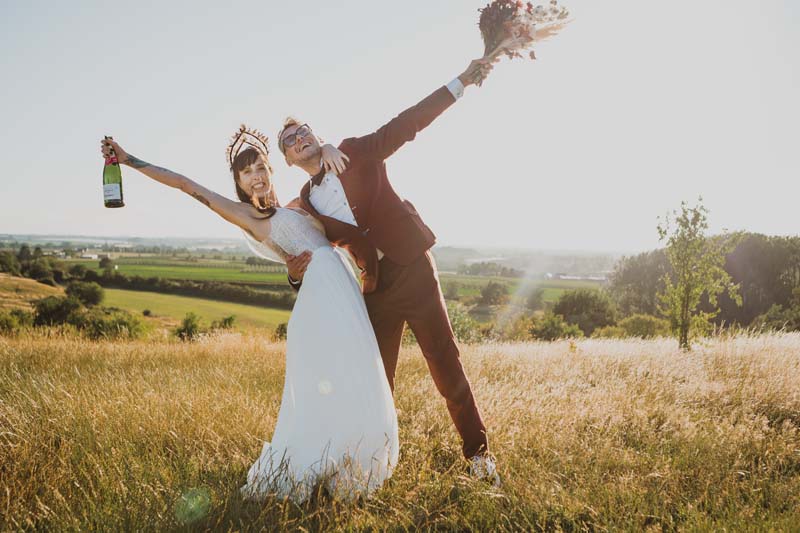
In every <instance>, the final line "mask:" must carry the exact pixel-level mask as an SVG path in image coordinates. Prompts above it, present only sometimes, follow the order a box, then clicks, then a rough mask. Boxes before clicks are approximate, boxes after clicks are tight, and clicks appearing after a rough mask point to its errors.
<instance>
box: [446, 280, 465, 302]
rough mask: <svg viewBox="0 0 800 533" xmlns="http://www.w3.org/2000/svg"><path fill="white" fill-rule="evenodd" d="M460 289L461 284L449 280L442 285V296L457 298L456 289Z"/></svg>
mask: <svg viewBox="0 0 800 533" xmlns="http://www.w3.org/2000/svg"><path fill="white" fill-rule="evenodd" d="M460 289H461V284H460V283H458V282H457V281H451V282H450V283H446V284H445V286H444V297H445V299H446V300H458V291H459V290H460Z"/></svg>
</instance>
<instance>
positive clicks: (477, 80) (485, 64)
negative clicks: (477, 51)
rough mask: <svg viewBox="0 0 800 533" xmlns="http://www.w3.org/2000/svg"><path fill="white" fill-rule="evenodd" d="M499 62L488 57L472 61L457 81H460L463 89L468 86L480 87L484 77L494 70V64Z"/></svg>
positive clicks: (497, 59)
mask: <svg viewBox="0 0 800 533" xmlns="http://www.w3.org/2000/svg"><path fill="white" fill-rule="evenodd" d="M499 60H500V59H499V58H490V57H482V58H480V59H474V60H473V61H472V62H471V63H470V64H469V66H468V67H467V70H465V71H464V72H462V73H461V74H459V76H458V79H459V80H460V81H461V83H462V84H463V85H464V87H469V86H470V85H481V84H482V83H483V80H485V79H486V77H487V76H488V75H489V73H490V72H491V71H492V69H493V68H494V64H495V63H497V62H498V61H499Z"/></svg>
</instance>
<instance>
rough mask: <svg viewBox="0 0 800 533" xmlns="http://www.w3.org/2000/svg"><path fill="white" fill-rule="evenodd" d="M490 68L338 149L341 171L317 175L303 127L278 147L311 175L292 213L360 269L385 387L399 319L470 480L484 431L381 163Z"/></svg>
mask: <svg viewBox="0 0 800 533" xmlns="http://www.w3.org/2000/svg"><path fill="white" fill-rule="evenodd" d="M492 66H493V65H492V63H491V62H490V61H488V60H485V59H478V60H475V61H473V62H472V63H470V65H469V67H468V68H467V69H466V70H465V71H464V72H463V73H462V74H461V75H459V76H458V77H457V78H456V79H454V80H453V81H451V82H450V83H448V84H447V85H446V86H444V87H441V88H440V89H438V90H436V91H435V92H434V93H433V94H431V95H430V96H428V97H427V98H425V99H424V100H422V101H421V102H420V103H418V104H417V105H415V106H413V107H411V108H409V109H407V110H405V111H403V112H402V113H400V114H399V115H398V116H397V117H395V118H394V119H392V120H391V121H390V122H389V123H388V124H386V125H385V126H383V127H382V128H380V129H379V130H378V131H376V132H375V133H371V134H369V135H365V136H363V137H351V138H348V139H345V140H344V141H342V143H341V145H340V146H339V149H340V150H341V151H342V152H344V153H345V154H346V155H347V157H348V158H349V164H348V165H347V169H346V170H345V171H344V172H342V173H341V174H339V175H338V176H337V175H336V173H335V172H333V171H326V170H325V169H324V168H321V167H322V165H321V148H320V143H319V140H318V139H317V137H316V136H315V135H314V134H313V133H312V130H311V128H310V127H309V126H308V125H307V124H303V123H300V122H298V121H297V120H295V119H292V118H289V119H287V120H286V122H285V123H284V126H283V129H282V130H281V132H280V134H279V135H278V146H279V148H280V150H281V152H282V153H283V155H284V157H285V158H286V162H287V163H288V164H289V165H290V166H293V165H296V166H298V167H300V168H302V169H303V170H305V171H306V172H307V173H308V174H309V176H310V177H311V179H310V180H309V182H308V183H306V184H305V186H304V187H303V189H302V191H301V192H300V206H301V207H302V208H303V209H305V210H306V211H308V212H309V213H311V214H312V215H313V216H314V217H316V218H317V219H318V220H320V221H321V222H322V224H323V225H324V226H325V232H326V235H327V237H328V239H329V240H330V241H331V243H333V244H334V245H337V246H340V247H343V248H346V249H347V250H348V251H349V252H350V253H351V254H352V256H353V258H354V260H355V262H356V264H357V265H358V267H359V268H360V270H361V279H362V283H363V287H362V289H363V292H364V299H365V301H366V305H367V310H368V311H369V316H370V320H371V321H372V326H373V328H374V330H375V335H376V337H377V339H378V344H379V346H380V351H381V357H382V358H383V364H384V368H385V369H386V377H387V378H388V380H389V386H390V387H391V388H392V390H394V376H395V369H396V368H397V357H398V352H399V350H400V341H401V338H402V335H403V328H404V324H405V323H406V322H407V323H408V325H409V327H410V328H411V330H412V331H413V332H414V335H415V336H416V338H417V342H418V343H419V346H420V348H421V349H422V353H423V355H424V356H425V360H426V362H427V364H428V368H429V369H430V372H431V376H432V377H433V381H434V383H435V384H436V387H437V389H438V390H439V392H440V393H441V394H442V396H444V398H445V399H446V401H447V409H448V410H449V411H450V416H451V417H452V419H453V423H454V424H455V426H456V429H457V430H458V433H459V434H460V435H461V439H462V441H463V447H462V451H463V453H464V456H465V457H466V458H467V459H469V460H470V469H471V472H472V474H473V476H475V477H478V478H486V479H489V480H490V481H494V482H497V480H498V477H497V473H496V468H495V464H494V459H493V457H492V456H491V455H490V454H489V448H488V442H487V438H486V427H485V426H484V425H483V421H482V420H481V415H480V412H479V411H478V407H477V405H476V404H475V398H474V397H473V395H472V390H471V388H470V383H469V380H468V379H467V376H466V375H465V374H464V369H463V367H462V366H461V360H460V357H459V352H458V346H457V345H456V341H455V338H454V335H453V329H452V327H451V325H450V320H449V318H448V316H447V308H446V307H445V301H444V298H443V297H442V291H441V287H440V286H439V276H438V272H437V270H436V264H435V263H434V260H433V256H432V254H431V252H430V248H431V247H432V246H433V244H434V242H435V237H434V235H433V232H432V231H431V230H430V229H429V228H428V226H426V225H425V223H424V222H423V221H422V218H420V216H419V214H418V213H417V211H416V210H415V209H414V206H413V205H412V204H411V202H409V201H408V200H403V199H401V198H400V197H399V196H398V195H397V193H395V191H394V190H393V189H392V186H391V184H390V183H389V180H388V178H387V175H386V166H385V163H384V162H385V160H386V159H387V158H388V157H389V156H391V155H392V154H393V153H394V152H396V151H397V150H398V149H399V148H400V147H401V146H403V145H404V144H405V143H407V142H408V141H411V140H413V139H414V138H415V137H416V135H417V133H418V132H420V131H422V130H423V129H424V128H425V127H427V126H428V125H429V124H430V123H431V122H432V121H433V120H434V119H435V118H436V117H438V116H439V115H440V114H441V113H442V112H443V111H444V110H445V109H447V108H448V107H450V106H451V105H452V104H453V103H455V101H456V100H458V99H459V98H460V97H461V95H462V94H463V92H464V88H465V87H468V86H469V85H475V84H476V83H478V82H480V81H481V80H483V79H484V78H485V77H486V76H487V75H488V73H489V72H490V71H491V69H492ZM310 260H311V255H310V253H308V252H305V253H304V254H302V255H299V256H294V257H290V258H289V261H288V267H289V282H290V283H291V285H292V286H293V287H294V288H295V290H299V288H300V286H301V284H302V280H303V274H304V273H305V269H306V267H307V266H308V263H309V261H310Z"/></svg>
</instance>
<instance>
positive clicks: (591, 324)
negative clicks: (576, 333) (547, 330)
mask: <svg viewBox="0 0 800 533" xmlns="http://www.w3.org/2000/svg"><path fill="white" fill-rule="evenodd" d="M553 313H555V314H556V315H561V316H562V317H564V320H566V321H567V322H568V323H570V324H575V325H577V326H578V327H579V328H580V329H581V331H582V332H583V333H584V335H586V336H587V337H588V336H590V335H591V334H592V332H594V330H595V329H597V328H602V327H604V326H611V325H613V324H614V323H615V322H616V321H617V312H616V309H615V308H614V303H613V302H612V301H611V299H610V298H609V297H608V295H607V294H606V293H604V292H602V291H599V290H596V289H577V290H572V291H566V292H564V293H562V294H561V296H560V297H559V298H558V301H557V302H556V304H555V305H554V306H553Z"/></svg>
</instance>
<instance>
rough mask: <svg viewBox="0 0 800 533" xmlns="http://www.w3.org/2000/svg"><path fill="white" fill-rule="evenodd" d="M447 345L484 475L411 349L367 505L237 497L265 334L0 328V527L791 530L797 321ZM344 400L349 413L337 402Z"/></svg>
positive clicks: (271, 400)
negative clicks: (485, 445) (458, 353)
mask: <svg viewBox="0 0 800 533" xmlns="http://www.w3.org/2000/svg"><path fill="white" fill-rule="evenodd" d="M463 358H464V362H465V366H466V367H467V370H468V373H469V375H470V376H471V379H472V383H473V388H474V391H475V394H476V396H477V399H478V401H479V404H480V406H481V407H482V410H483V414H484V418H485V420H486V422H487V425H488V427H489V429H490V439H491V444H492V447H493V451H494V453H495V454H496V455H497V457H498V460H499V464H500V469H501V473H502V476H503V481H504V484H503V487H502V488H501V489H493V488H491V487H489V486H487V485H484V484H482V483H480V482H474V481H472V480H470V479H469V478H468V477H466V476H465V475H464V464H463V462H462V459H461V458H460V453H459V447H460V446H459V442H458V439H457V437H456V434H455V431H454V430H453V427H452V425H451V423H450V420H449V418H448V416H447V413H446V411H445V409H444V405H443V401H442V399H441V398H440V397H439V396H438V394H437V393H436V391H435V388H434V386H433V384H432V382H431V379H430V377H429V375H428V372H427V370H426V367H425V365H424V361H423V359H422V357H421V355H419V353H418V352H417V351H416V349H410V348H409V349H405V350H404V352H403V354H402V355H401V364H400V368H399V370H398V382H397V395H396V401H397V405H398V408H399V413H400V415H399V416H400V429H401V444H402V451H401V462H400V465H399V468H398V470H397V471H396V473H395V475H394V477H393V478H392V479H391V480H390V481H389V482H388V483H387V484H386V485H385V486H384V487H383V488H382V489H381V490H380V491H379V492H378V493H377V495H376V496H375V497H374V498H372V499H371V500H369V501H367V502H362V503H361V504H359V505H355V506H346V505H342V504H340V503H338V502H336V501H329V500H326V499H325V498H324V497H323V498H319V499H315V500H314V501H312V502H310V503H308V504H306V505H304V506H303V507H297V506H295V505H294V504H292V503H289V502H285V501H279V500H269V501H267V502H266V503H265V504H263V505H255V504H249V503H245V502H242V501H241V499H240V497H239V494H238V487H239V486H240V485H241V484H242V483H243V482H244V479H245V473H246V471H247V468H248V466H249V465H250V463H251V461H253V460H254V459H255V458H256V456H257V454H258V453H259V451H260V448H261V444H262V442H263V441H264V440H265V439H268V438H269V437H270V433H271V431H272V428H273V427H274V423H275V417H276V415H277V412H278V406H279V402H280V394H281V391H282V380H283V370H284V364H283V345H281V344H272V343H270V342H269V341H268V340H267V339H264V338H254V337H237V336H235V335H232V336H226V337H220V338H216V339H211V340H207V341H204V342H203V343H202V344H181V343H177V342H169V341H149V342H127V343H93V342H86V341H82V340H77V339H74V338H70V337H68V336H67V337H58V336H53V337H46V336H36V337H22V338H17V339H3V338H0V529H3V530H23V529H43V530H64V531H70V530H74V531H77V530H82V531H87V530H106V531H123V530H125V531H147V530H180V529H183V528H187V529H194V530H204V529H209V530H259V529H279V528H286V529H295V530H303V529H305V530H320V529H322V530H329V529H338V530H366V529H376V530H382V529H388V530H416V529H440V530H442V529H443V530H468V529H469V530H475V531H484V530H487V531H488V530H494V531H497V530H515V531H518V530H542V529H544V530H557V529H563V530H568V531H584V530H585V531H607V530H631V531H641V530H646V529H651V530H654V531H657V530H674V529H679V530H722V529H726V528H727V529H728V530H741V529H753V530H759V529H770V528H771V529H774V530H779V531H780V530H783V531H791V530H795V531H796V530H798V524H800V392H798V385H799V384H800V335H797V334H786V335H763V336H751V337H747V336H744V337H738V338H727V339H722V338H721V339H716V340H709V341H705V342H704V343H703V344H702V345H699V346H697V347H696V348H695V351H694V352H692V353H688V354H687V353H682V352H680V351H678V350H677V349H676V343H675V341H673V340H654V341H616V340H615V341H602V340H585V341H580V342H577V343H570V342H568V341H567V342H559V343H554V344H539V343H529V344H514V345H484V346H475V347H465V348H464V349H463ZM352 415H353V416H358V413H352Z"/></svg>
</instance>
